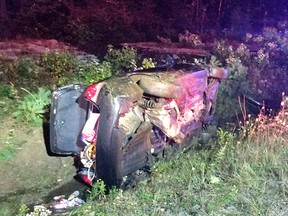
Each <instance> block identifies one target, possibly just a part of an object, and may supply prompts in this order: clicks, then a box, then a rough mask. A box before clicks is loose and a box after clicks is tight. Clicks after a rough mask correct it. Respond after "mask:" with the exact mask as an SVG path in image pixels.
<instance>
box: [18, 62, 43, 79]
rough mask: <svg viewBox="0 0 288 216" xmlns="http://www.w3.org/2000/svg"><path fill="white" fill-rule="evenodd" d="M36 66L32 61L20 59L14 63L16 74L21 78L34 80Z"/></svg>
mask: <svg viewBox="0 0 288 216" xmlns="http://www.w3.org/2000/svg"><path fill="white" fill-rule="evenodd" d="M37 72H38V70H37V66H36V64H35V61H33V60H32V59H24V58H21V59H19V60H18V61H17V63H16V73H17V75H18V76H19V77H21V78H36V75H37Z"/></svg>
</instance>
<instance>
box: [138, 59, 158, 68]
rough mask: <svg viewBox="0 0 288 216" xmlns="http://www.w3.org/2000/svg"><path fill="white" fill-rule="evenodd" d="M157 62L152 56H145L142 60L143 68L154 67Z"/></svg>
mask: <svg viewBox="0 0 288 216" xmlns="http://www.w3.org/2000/svg"><path fill="white" fill-rule="evenodd" d="M156 64H157V63H156V62H154V61H153V59H152V58H144V59H143V61H142V68H145V69H147V68H154V67H155V66H156Z"/></svg>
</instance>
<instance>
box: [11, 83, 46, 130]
mask: <svg viewBox="0 0 288 216" xmlns="http://www.w3.org/2000/svg"><path fill="white" fill-rule="evenodd" d="M22 89H23V90H24V91H26V92H27V93H28V94H27V95H26V96H24V98H23V100H22V101H20V102H19V106H18V108H17V111H16V112H15V113H14V117H15V118H16V119H17V120H18V121H21V122H26V123H32V124H34V125H37V126H39V125H41V123H42V118H43V115H44V113H45V111H46V110H45V106H47V105H48V104H50V102H51V99H50V94H51V92H50V91H49V90H47V89H44V88H38V91H37V92H36V93H31V92H29V91H28V90H26V89H24V88H22Z"/></svg>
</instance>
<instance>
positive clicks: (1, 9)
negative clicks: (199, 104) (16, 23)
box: [0, 0, 8, 23]
mask: <svg viewBox="0 0 288 216" xmlns="http://www.w3.org/2000/svg"><path fill="white" fill-rule="evenodd" d="M7 19H8V13H7V5H6V0H0V22H1V23H3V22H5V21H6V20H7Z"/></svg>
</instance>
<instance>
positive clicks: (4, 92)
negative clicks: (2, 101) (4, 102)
mask: <svg viewBox="0 0 288 216" xmlns="http://www.w3.org/2000/svg"><path fill="white" fill-rule="evenodd" d="M10 95H11V86H9V85H7V84H6V85H5V84H4V85H1V86H0V98H1V97H3V98H4V97H10Z"/></svg>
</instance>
